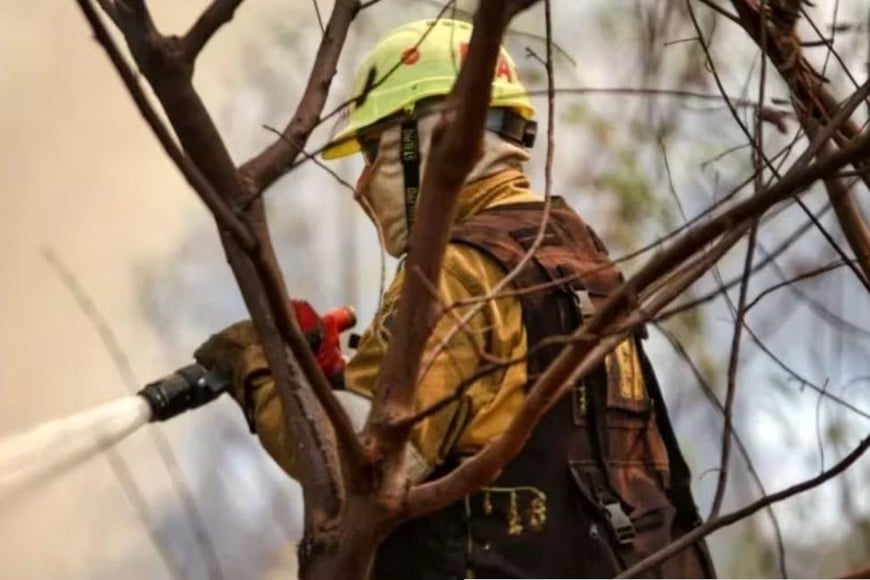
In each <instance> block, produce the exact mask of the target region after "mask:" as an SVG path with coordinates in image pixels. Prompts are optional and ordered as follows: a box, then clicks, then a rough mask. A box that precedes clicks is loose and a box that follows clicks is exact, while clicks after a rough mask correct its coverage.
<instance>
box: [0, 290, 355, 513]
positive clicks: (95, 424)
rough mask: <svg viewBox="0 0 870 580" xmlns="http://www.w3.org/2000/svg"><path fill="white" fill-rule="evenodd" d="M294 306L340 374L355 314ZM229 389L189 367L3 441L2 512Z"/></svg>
mask: <svg viewBox="0 0 870 580" xmlns="http://www.w3.org/2000/svg"><path fill="white" fill-rule="evenodd" d="M293 306H294V308H295V309H296V314H297V319H298V320H299V322H300V325H301V326H302V330H303V331H304V332H305V335H306V338H307V339H308V342H309V345H310V346H311V348H312V350H313V351H315V353H317V355H318V359H319V361H321V366H323V365H324V364H327V365H333V367H332V368H325V369H324V370H325V372H326V373H327V375H330V374H333V373H335V372H340V370H341V369H343V367H344V359H343V358H342V357H341V352H340V349H339V346H338V335H339V334H340V333H341V332H343V331H344V330H347V329H349V328H351V327H353V325H354V324H355V323H356V316H355V314H354V312H353V309H351V308H349V307H343V308H337V309H335V310H332V311H330V312H328V313H326V314H325V315H324V316H323V317H319V316H317V315H316V313H315V312H314V310H313V309H312V308H311V307H310V306H309V305H308V304H307V303H304V302H301V301H299V302H297V301H294V303H293ZM327 350H328V351H329V352H327ZM332 351H335V352H332ZM229 384H230V379H229V377H227V376H226V375H224V374H221V373H219V372H216V371H213V370H210V369H207V368H205V367H203V366H202V365H199V364H195V363H194V364H189V365H187V366H184V367H182V368H180V369H178V370H176V371H175V372H173V373H171V374H169V375H167V376H165V377H163V378H161V379H159V380H156V381H154V382H152V383H149V384H147V385H146V386H145V387H143V388H142V389H141V390H140V391H139V392H138V393H136V395H134V396H128V397H124V398H122V399H118V400H116V401H112V402H109V403H105V404H103V405H99V406H97V407H94V408H92V409H88V410H86V411H83V412H81V413H77V414H75V415H71V416H69V417H65V418H62V419H56V420H54V421H48V422H46V423H43V424H41V425H38V426H36V427H34V428H32V429H30V430H27V431H24V432H22V433H19V434H16V435H12V436H9V437H6V438H4V439H2V440H0V507H2V505H3V504H5V503H7V502H8V501H9V500H10V499H12V498H14V497H17V496H18V494H19V493H20V492H22V491H25V490H29V489H31V488H33V487H34V486H35V485H37V484H39V483H41V482H46V481H50V480H52V479H54V478H55V477H56V476H58V475H60V474H61V473H63V472H65V471H66V470H67V469H69V468H71V467H73V466H75V465H77V464H79V463H81V462H83V461H85V460H86V459H88V458H89V457H91V456H93V455H95V454H97V453H99V452H100V451H102V450H103V449H105V448H107V447H110V446H112V445H115V444H116V443H118V442H119V441H121V440H122V439H124V438H125V437H127V436H128V435H130V434H132V433H133V432H135V431H136V430H138V429H139V428H141V427H142V426H144V425H146V424H148V423H154V422H162V421H167V420H169V419H172V418H174V417H176V416H178V415H180V414H182V413H185V412H187V411H191V410H193V409H197V408H199V407H202V406H203V405H207V404H208V403H210V402H212V401H214V400H215V399H217V398H218V397H220V396H221V394H223V393H225V392H226V391H227V389H228V387H229Z"/></svg>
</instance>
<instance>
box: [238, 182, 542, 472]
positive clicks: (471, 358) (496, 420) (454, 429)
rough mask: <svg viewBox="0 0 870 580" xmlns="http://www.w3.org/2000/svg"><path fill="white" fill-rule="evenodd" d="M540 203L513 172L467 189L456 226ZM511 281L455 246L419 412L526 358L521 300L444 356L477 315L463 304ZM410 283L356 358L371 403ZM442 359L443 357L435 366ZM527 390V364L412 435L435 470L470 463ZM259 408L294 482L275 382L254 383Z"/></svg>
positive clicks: (265, 431) (480, 385)
mask: <svg viewBox="0 0 870 580" xmlns="http://www.w3.org/2000/svg"><path fill="white" fill-rule="evenodd" d="M536 199H539V198H538V197H537V196H536V195H534V194H533V193H531V191H529V183H528V180H527V179H526V177H525V176H524V175H523V174H522V173H521V172H519V171H516V170H507V171H503V172H501V173H497V174H496V175H493V176H491V177H488V178H485V179H481V180H479V181H476V182H474V183H471V184H469V185H467V186H466V187H465V188H464V189H463V191H462V192H461V193H460V197H459V206H458V209H457V217H456V219H457V221H462V220H464V219H467V218H468V217H470V216H472V215H474V214H475V213H477V212H479V211H481V210H482V209H484V208H488V207H493V206H496V205H501V204H505V203H515V202H524V201H533V200H536ZM503 277H504V272H503V271H502V270H501V268H500V267H499V266H498V265H497V264H495V263H494V262H493V261H492V260H491V259H489V258H487V257H486V256H483V255H482V254H480V253H479V252H477V251H475V250H473V249H471V248H469V247H467V246H464V245H453V244H451V245H448V247H447V251H446V253H445V255H444V266H443V269H442V275H441V279H440V280H439V284H438V290H439V295H440V300H441V303H442V305H444V306H448V305H453V307H452V308H451V309H449V311H448V312H446V313H445V314H444V315H442V317H441V319H440V320H439V322H438V323H437V325H436V327H435V329H434V331H433V333H432V336H431V337H430V339H429V342H428V344H427V348H426V352H425V353H424V355H423V363H422V365H423V367H422V368H426V367H427V366H428V370H427V371H426V373H425V374H424V375H423V376H422V378H421V381H420V385H419V388H418V390H417V401H418V402H417V405H418V407H419V408H424V407H425V406H427V405H429V404H431V403H433V402H436V401H438V400H440V399H441V398H443V397H446V396H449V395H450V394H451V393H454V392H455V391H456V389H457V388H458V387H459V386H460V385H461V383H462V382H463V380H464V379H465V378H467V377H468V376H470V375H471V374H472V373H473V372H474V371H475V370H476V369H477V367H478V365H479V363H480V361H481V356H485V357H487V358H488V359H490V360H492V359H498V360H508V359H516V358H518V357H522V356H523V355H524V354H525V351H526V333H525V330H524V328H523V324H522V310H521V308H520V303H519V301H518V300H517V299H516V298H515V297H506V298H500V299H498V300H490V301H487V302H486V304H484V306H483V308H481V309H480V311H479V312H478V313H477V314H476V315H475V316H474V317H473V318H471V320H470V321H469V323H468V325H467V326H466V327H465V328H464V329H463V330H462V331H460V332H458V333H455V335H454V337H453V338H452V339H451V340H450V342H449V344H447V345H446V347H444V348H441V343H442V341H443V339H444V337H445V335H447V334H448V333H449V332H450V330H451V329H452V328H453V327H454V325H455V324H456V320H458V317H461V316H462V315H463V314H464V313H465V312H466V311H467V310H468V309H469V308H471V305H470V304H467V305H463V301H471V300H473V299H474V298H475V297H480V296H483V295H486V294H488V293H490V292H491V291H492V289H493V288H494V287H495V285H496V284H497V283H498V282H499V280H501V279H502V278H503ZM404 279H405V271H404V268H402V267H401V266H400V268H399V270H398V272H397V273H396V276H395V278H393V280H392V282H391V283H390V286H389V288H388V289H387V291H386V293H385V295H384V297H383V300H382V303H381V307H380V309H379V311H378V313H377V314H376V315H375V318H374V320H373V322H372V323H371V325H370V326H369V327H368V328H367V329H366V331H365V332H364V333H363V335H362V339H361V340H360V343H359V348H358V349H357V351H356V354H355V355H354V356H353V358H351V360H350V361H349V362H348V365H347V367H346V369H345V386H346V388H347V389H348V390H349V391H352V392H354V393H357V394H360V395H363V396H366V397H371V393H372V390H373V389H374V387H375V384H376V382H377V378H378V373H379V370H380V365H381V360H382V359H383V356H384V353H385V348H386V345H387V342H388V340H389V335H390V331H389V329H390V326H391V320H392V316H393V313H394V310H395V308H396V303H397V301H398V298H399V295H400V293H401V289H402V284H403V282H404ZM436 352H437V356H435V358H434V360H433V361H432V362H431V364H429V363H428V361H429V359H430V357H431V356H432V354H433V353H436ZM525 383H526V370H525V366H524V365H522V364H518V365H511V366H509V367H507V368H506V369H505V370H503V371H500V372H495V373H491V374H488V375H486V376H485V377H483V378H481V379H479V380H478V381H476V382H474V383H473V384H471V385H470V386H469V387H468V388H467V389H466V391H465V395H464V396H463V397H462V398H461V399H460V400H459V401H458V402H457V403H454V404H451V405H449V406H447V407H445V408H444V409H442V410H441V411H440V412H438V413H436V414H435V415H432V416H430V417H429V418H427V419H425V420H424V421H422V422H421V423H420V424H418V425H417V426H416V428H415V429H414V432H413V434H412V443H413V444H414V447H415V448H416V449H417V450H418V452H419V453H420V455H422V459H423V460H424V461H425V462H426V463H427V464H428V466H429V467H430V468H431V467H434V466H436V465H437V464H439V463H440V462H441V461H442V460H443V459H444V457H445V456H446V455H447V454H448V453H449V452H450V451H454V452H457V453H459V454H463V455H464V454H471V453H474V452H475V451H477V450H478V449H480V448H481V447H482V446H483V445H485V444H486V443H487V442H488V441H490V440H491V439H492V438H493V437H496V436H497V435H499V434H500V433H501V432H502V431H503V430H504V429H505V427H506V426H507V424H508V422H509V421H510V419H511V417H513V415H514V413H515V412H516V410H517V409H518V408H519V406H520V405H521V404H522V401H523V396H524V395H523V386H524V385H525ZM252 403H253V406H254V413H253V415H254V421H255V424H256V429H257V434H258V435H259V437H260V441H261V442H262V444H263V447H264V448H265V449H266V451H268V452H269V454H270V455H271V456H272V457H273V458H274V459H275V461H277V462H278V464H279V465H280V466H281V467H282V468H283V469H284V470H285V471H287V472H288V473H289V474H291V475H293V474H294V471H295V469H294V467H295V466H294V463H295V462H294V461H293V457H292V446H290V445H286V444H285V443H286V442H285V433H284V423H283V417H282V411H281V403H280V400H279V399H278V394H277V391H276V389H275V386H274V383H273V382H272V379H271V377H268V376H265V377H262V378H260V379H258V380H257V381H256V382H255V383H254V385H253V393H252Z"/></svg>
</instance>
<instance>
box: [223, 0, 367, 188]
mask: <svg viewBox="0 0 870 580" xmlns="http://www.w3.org/2000/svg"><path fill="white" fill-rule="evenodd" d="M359 10H360V5H359V0H337V1H336V3H335V8H334V9H333V12H332V16H330V18H329V22H328V23H327V24H326V30H325V32H324V33H323V37H322V38H321V39H320V47H319V48H318V49H317V56H316V57H315V60H314V66H313V67H312V70H311V75H310V76H309V77H308V84H307V85H306V87H305V92H304V93H303V94H302V98H301V99H300V100H299V105H298V106H297V107H296V112H295V113H294V114H293V117H292V119H291V120H290V122H289V123H288V124H287V126H286V127H285V128H284V131H283V134H282V135H283V136H282V137H281V138H279V139H276V140H275V141H274V142H273V143H272V144H271V145H269V146H268V147H267V148H266V149H265V150H263V151H262V152H261V153H259V154H258V155H257V156H255V157H254V158H252V159H250V160H248V161H247V162H245V164H244V165H242V166H241V167H240V168H239V171H240V172H241V175H242V178H243V180H244V182H245V186H246V187H247V189H248V194H249V196H251V197H249V201H250V199H252V198H255V197H257V196H259V195H260V193H261V192H263V191H264V190H265V189H266V188H267V187H269V186H270V185H272V183H274V182H275V181H276V180H277V179H278V178H279V177H281V176H282V175H284V173H286V172H287V171H289V170H290V169H291V168H292V167H293V163H294V162H295V161H296V158H297V157H299V154H300V152H301V149H302V148H303V147H304V146H305V143H306V142H307V141H308V137H309V135H311V131H313V130H314V128H315V127H316V126H317V124H318V122H319V121H320V117H321V114H322V113H323V106H324V105H325V104H326V97H327V95H328V94H329V87H330V85H331V84H332V79H333V77H334V76H335V71H336V67H337V65H338V57H339V56H340V55H341V50H342V48H343V47H344V41H345V38H347V32H348V30H349V28H350V24H351V22H353V19H354V17H355V16H356V14H357V12H358V11H359Z"/></svg>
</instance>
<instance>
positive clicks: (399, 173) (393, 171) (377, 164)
mask: <svg viewBox="0 0 870 580" xmlns="http://www.w3.org/2000/svg"><path fill="white" fill-rule="evenodd" d="M437 122H438V114H431V115H428V116H425V117H422V118H420V119H419V121H418V122H417V131H418V135H419V144H420V179H419V182H420V183H421V184H422V183H423V178H424V176H423V171H424V168H425V167H426V160H427V158H428V156H429V149H430V145H431V141H432V132H433V130H434V128H435V125H436V124H437ZM401 148H402V127H401V126H400V125H398V124H397V125H395V126H392V127H389V128H388V129H386V130H385V131H384V132H383V133H382V134H381V138H380V142H379V145H378V154H377V157H376V158H375V160H374V162H373V163H372V164H371V165H369V166H367V167H366V168H365V170H364V171H363V175H362V176H361V177H360V181H359V183H358V195H359V196H361V197H362V198H363V199H362V200H359V201H360V204H361V205H362V206H363V209H364V210H365V211H366V213H367V214H368V215H369V217H370V218H371V219H372V221H374V222H375V226H376V227H378V228H380V230H381V233H382V235H383V240H384V245H385V249H386V251H387V252H388V253H389V254H390V255H391V256H394V257H400V256H401V255H403V254H404V253H405V252H406V251H407V249H408V234H409V231H410V228H409V221H413V216H414V215H415V213H416V207H408V206H409V203H408V202H406V192H405V180H404V172H403V167H402V159H401ZM528 160H529V153H528V151H527V150H526V149H525V148H523V147H522V146H520V145H519V144H516V143H513V142H511V141H508V140H506V139H503V138H502V137H500V136H498V135H496V134H495V133H493V132H491V131H485V132H484V138H483V154H482V156H481V158H480V159H479V160H478V162H477V164H476V165H475V166H474V167H473V168H472V170H471V172H470V173H469V174H468V177H467V178H466V180H465V182H466V183H472V182H474V181H477V180H479V179H483V178H486V177H489V176H491V175H495V174H496V173H498V172H500V171H504V170H505V169H512V168H513V169H519V168H521V166H522V164H523V163H525V162H526V161H528ZM423 194H424V193H423V192H421V195H423ZM410 203H413V202H410ZM367 206H368V207H367Z"/></svg>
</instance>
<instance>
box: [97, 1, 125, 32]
mask: <svg viewBox="0 0 870 580" xmlns="http://www.w3.org/2000/svg"><path fill="white" fill-rule="evenodd" d="M97 4H99V5H100V8H102V9H103V12H105V13H106V16H108V17H109V18H110V19H111V20H112V22H113V23H114V24H115V26H117V27H118V28H120V24H119V22H118V10H117V8H116V7H115V2H114V0H97Z"/></svg>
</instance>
